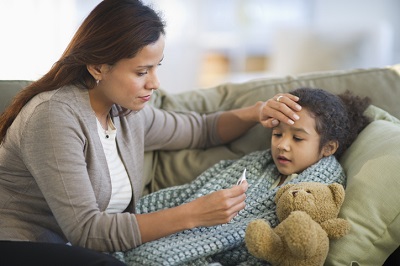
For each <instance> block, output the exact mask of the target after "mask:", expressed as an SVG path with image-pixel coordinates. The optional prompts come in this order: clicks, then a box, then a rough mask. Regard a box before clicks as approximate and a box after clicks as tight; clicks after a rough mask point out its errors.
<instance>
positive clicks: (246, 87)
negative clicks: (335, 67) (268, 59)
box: [144, 65, 400, 193]
mask: <svg viewBox="0 0 400 266" xmlns="http://www.w3.org/2000/svg"><path fill="white" fill-rule="evenodd" d="M399 72H400V65H396V66H392V67H387V68H375V69H374V68H373V69H356V70H349V71H329V72H316V73H309V74H304V75H300V76H297V77H295V76H287V77H281V78H265V79H259V80H251V81H248V82H244V83H241V84H233V83H226V84H221V85H219V86H216V87H213V88H209V89H204V90H193V91H188V92H183V93H180V94H169V93H167V92H165V91H161V90H159V91H156V93H157V97H155V98H154V99H153V104H154V105H155V106H157V107H160V108H164V109H167V110H175V111H182V112H184V111H197V112H201V113H209V112H215V111H220V110H230V109H233V108H240V107H243V106H249V105H252V104H254V103H255V102H256V101H259V100H267V99H269V98H271V97H273V96H274V95H275V94H276V93H280V92H289V91H290V90H293V89H295V88H298V87H315V88H322V89H325V90H327V91H330V92H332V93H334V94H338V93H341V92H344V91H345V90H351V91H352V92H353V93H354V94H356V95H360V96H369V97H370V98H371V99H372V103H373V104H374V105H375V106H378V107H380V108H382V109H385V110H387V111H389V112H390V113H391V114H393V115H394V116H396V117H399V118H400V109H399V108H398V99H400V78H399ZM270 138H271V131H270V130H269V129H265V128H263V127H262V126H261V125H258V126H256V127H254V128H253V129H252V130H250V131H249V132H248V133H247V134H246V135H244V136H243V137H242V138H240V139H238V140H235V141H233V142H232V143H230V144H228V145H225V146H220V147H214V148H211V149H207V150H182V151H156V152H154V154H153V155H152V156H151V157H152V159H154V160H151V161H149V160H147V161H146V164H147V165H146V166H145V168H146V169H147V170H148V171H146V178H147V180H146V181H145V184H147V186H146V188H145V191H144V193H148V192H153V191H156V190H158V189H160V188H164V187H169V186H173V185H179V184H183V183H186V182H189V181H191V180H193V178H195V177H196V176H198V175H199V174H200V173H202V172H203V171H204V170H206V169H207V168H208V167H210V166H212V165H213V164H215V163H217V162H218V161H220V160H221V159H236V158H240V157H241V156H243V155H244V154H247V153H249V152H252V151H255V150H261V149H266V148H268V147H269V141H270Z"/></svg>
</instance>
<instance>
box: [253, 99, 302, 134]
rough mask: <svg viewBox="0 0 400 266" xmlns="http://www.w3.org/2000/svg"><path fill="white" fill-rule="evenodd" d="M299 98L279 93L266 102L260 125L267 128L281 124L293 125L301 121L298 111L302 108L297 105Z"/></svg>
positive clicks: (262, 110)
mask: <svg viewBox="0 0 400 266" xmlns="http://www.w3.org/2000/svg"><path fill="white" fill-rule="evenodd" d="M298 100H299V98H298V97H297V96H294V95H292V94H289V93H279V94H277V95H275V96H274V97H272V98H271V99H269V100H267V101H266V102H264V104H263V106H262V108H261V110H260V123H261V124H262V125H263V126H264V127H267V128H272V127H275V126H277V125H278V124H279V123H280V122H283V123H285V124H289V125H293V124H294V123H295V121H297V120H299V115H298V114H297V112H298V111H300V110H301V106H300V105H299V104H297V101H298Z"/></svg>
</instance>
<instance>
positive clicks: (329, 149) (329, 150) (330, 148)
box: [322, 140, 339, 157]
mask: <svg viewBox="0 0 400 266" xmlns="http://www.w3.org/2000/svg"><path fill="white" fill-rule="evenodd" d="M338 148H339V143H338V141H337V140H330V141H329V142H328V143H327V144H325V145H324V147H323V148H322V155H323V156H324V157H328V156H330V155H332V154H334V153H335V152H336V150H337V149H338Z"/></svg>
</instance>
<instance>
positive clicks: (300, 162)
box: [271, 108, 326, 175]
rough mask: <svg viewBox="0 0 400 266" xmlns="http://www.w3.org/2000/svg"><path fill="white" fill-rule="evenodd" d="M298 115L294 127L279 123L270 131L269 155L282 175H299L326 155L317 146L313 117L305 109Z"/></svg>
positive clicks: (318, 139) (318, 138)
mask: <svg viewBox="0 0 400 266" xmlns="http://www.w3.org/2000/svg"><path fill="white" fill-rule="evenodd" d="M298 115H299V116H300V119H299V120H298V121H296V122H295V124H294V125H287V124H284V123H280V124H279V125H278V126H277V127H275V128H273V129H272V141H271V153H272V157H273V160H274V163H275V165H276V166H277V168H278V170H279V172H280V173H281V174H283V175H291V174H294V173H300V172H302V171H303V170H305V169H306V168H307V167H309V166H311V165H312V164H314V163H316V162H318V161H319V160H320V159H321V158H322V157H323V156H325V155H326V154H324V149H322V150H321V149H320V146H319V145H320V136H319V134H318V133H317V131H316V127H315V119H314V117H312V116H311V115H310V113H309V112H308V110H306V109H305V108H303V109H302V110H301V111H300V112H299V113H298Z"/></svg>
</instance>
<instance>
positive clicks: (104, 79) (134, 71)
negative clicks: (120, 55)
mask: <svg viewBox="0 0 400 266" xmlns="http://www.w3.org/2000/svg"><path fill="white" fill-rule="evenodd" d="M163 53H164V36H163V35H161V36H160V38H159V39H158V40H157V41H156V42H155V43H152V44H149V45H147V46H145V47H143V49H142V50H140V51H139V52H138V53H137V54H136V56H135V57H133V58H129V59H122V60H120V61H118V62H117V63H116V64H115V65H113V66H109V65H105V64H104V65H101V66H99V67H98V68H99V74H100V78H99V79H100V81H99V84H98V85H97V86H95V87H94V88H93V89H92V90H91V93H90V94H91V95H90V96H91V102H92V106H93V101H95V102H96V103H95V105H97V106H102V107H104V108H106V109H107V108H108V110H109V108H111V106H112V105H113V104H118V105H120V106H122V107H125V108H127V109H130V110H133V111H139V110H141V109H142V108H143V107H144V106H145V104H146V103H147V102H148V101H149V100H150V97H151V95H152V93H153V90H156V89H158V88H159V86H160V83H159V81H158V78H157V74H156V71H157V68H158V66H159V65H160V63H161V61H162V59H163Z"/></svg>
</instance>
